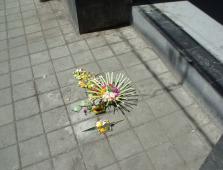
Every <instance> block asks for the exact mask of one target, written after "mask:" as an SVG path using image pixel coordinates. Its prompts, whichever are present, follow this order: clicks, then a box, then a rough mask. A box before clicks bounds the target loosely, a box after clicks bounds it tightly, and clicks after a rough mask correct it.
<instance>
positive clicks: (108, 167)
mask: <svg viewBox="0 0 223 170" xmlns="http://www.w3.org/2000/svg"><path fill="white" fill-rule="evenodd" d="M78 67H83V68H86V69H88V70H89V71H93V72H95V73H102V72H105V71H114V72H124V73H125V74H126V75H128V76H129V77H130V78H131V79H132V81H133V82H135V86H136V88H137V91H138V93H139V94H140V102H139V104H138V106H137V107H136V108H135V110H133V111H132V112H131V113H129V114H126V115H125V116H123V115H121V114H118V113H117V114H115V115H111V114H106V115H101V116H100V117H101V118H109V119H111V120H119V119H125V121H124V122H122V123H120V124H117V126H115V128H114V131H112V132H111V133H109V134H108V136H107V137H104V136H100V135H98V134H97V132H94V131H92V132H86V133H83V132H82V130H84V129H86V128H88V127H89V126H92V125H94V124H95V121H96V117H95V116H94V115H87V116H85V115H84V114H83V113H75V112H73V111H72V110H71V109H72V107H73V105H74V104H75V103H76V102H78V101H79V100H81V99H84V98H85V97H86V96H85V94H84V92H83V91H82V90H81V89H80V88H78V87H77V86H76V84H75V83H76V82H75V80H74V79H73V76H72V72H73V71H74V70H75V69H76V68H78ZM200 130H201V131H200ZM221 134H222V131H221V127H220V126H219V125H218V124H216V123H215V121H213V120H212V119H211V117H210V115H209V113H207V112H205V111H204V110H203V109H202V108H201V107H200V106H199V104H198V103H197V102H196V99H194V98H193V97H192V96H191V94H189V93H188V92H187V91H185V89H184V88H183V87H182V86H181V85H180V84H179V82H178V81H177V80H176V79H175V78H174V76H173V75H172V73H171V72H170V71H169V70H168V68H167V67H166V66H165V65H164V63H163V62H162V61H161V60H160V59H159V57H158V56H157V55H156V53H155V52H154V51H153V49H152V47H151V46H150V45H149V44H147V43H145V42H144V41H143V39H142V38H141V37H140V36H139V35H138V34H137V32H136V31H135V30H134V29H133V28H132V27H124V28H120V29H115V30H109V31H104V32H96V33H92V34H85V35H79V34H78V33H76V32H75V31H74V28H73V26H72V24H71V22H70V20H69V17H68V16H67V12H66V11H65V8H64V7H63V3H62V2H61V1H56V0H53V1H49V2H46V3H40V2H39V0H34V1H33V0H0V169H1V170H37V169H38V170H121V169H122V170H137V169H140V170H144V169H145V170H198V169H199V166H200V165H201V163H202V162H203V160H204V159H205V157H206V156H207V155H208V153H209V152H210V150H211V145H210V143H216V142H217V140H218V138H219V137H220V135H221Z"/></svg>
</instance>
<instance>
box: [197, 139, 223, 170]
mask: <svg viewBox="0 0 223 170" xmlns="http://www.w3.org/2000/svg"><path fill="white" fill-rule="evenodd" d="M222 169H223V136H222V137H221V138H220V140H219V141H218V143H217V144H216V145H215V146H214V148H213V150H212V151H211V153H210V154H209V156H208V157H207V159H206V160H205V161H204V163H203V165H202V166H201V168H200V170H222Z"/></svg>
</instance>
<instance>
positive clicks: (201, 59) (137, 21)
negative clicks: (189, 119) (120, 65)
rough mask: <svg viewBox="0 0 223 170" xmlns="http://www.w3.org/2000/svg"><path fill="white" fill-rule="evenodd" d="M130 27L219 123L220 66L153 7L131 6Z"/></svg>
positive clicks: (222, 73) (222, 92)
mask: <svg viewBox="0 0 223 170" xmlns="http://www.w3.org/2000/svg"><path fill="white" fill-rule="evenodd" d="M132 15H133V25H134V26H135V27H136V28H137V29H138V30H139V31H140V32H141V33H142V34H143V35H144V37H145V38H146V39H148V40H149V41H150V42H152V44H153V45H154V47H155V49H156V51H157V52H158V53H159V54H160V56H161V57H162V59H163V60H165V61H166V63H168V64H169V65H170V66H171V68H172V69H173V70H174V71H175V73H176V74H177V75H178V76H179V77H180V78H181V79H182V83H185V84H186V85H187V86H189V87H190V89H191V90H192V91H193V92H194V94H195V95H196V96H197V97H198V98H199V99H201V100H202V101H203V102H205V103H206V104H207V105H208V106H209V109H210V110H211V111H212V112H213V113H216V114H215V115H216V116H217V117H218V118H220V120H221V121H222V122H223V105H222V103H223V98H222V96H223V84H222V81H221V79H222V76H223V65H222V63H221V62H220V61H218V60H217V59H216V58H215V57H214V56H213V55H212V54H211V53H209V52H208V51H207V50H206V49H204V48H203V47H202V46H201V45H200V44H199V43H197V41H195V40H194V39H193V38H192V37H191V36H190V35H188V34H187V33H186V32H185V31H184V30H182V29H181V28H180V27H179V26H178V25H176V24H175V23H174V22H173V21H172V20H171V19H169V18H168V17H167V16H166V15H164V14H163V13H162V12H160V11H159V10H158V9H156V8H155V7H154V6H153V5H145V6H135V7H133V10H132Z"/></svg>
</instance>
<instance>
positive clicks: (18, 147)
mask: <svg viewBox="0 0 223 170" xmlns="http://www.w3.org/2000/svg"><path fill="white" fill-rule="evenodd" d="M4 7H5V24H6V29H7V28H8V21H7V17H6V0H4ZM6 34H7V35H6V36H7V46H9V39H8V30H6ZM7 50H8V51H7V52H8V57H9V61H8V67H9V78H10V90H11V91H10V93H11V104H12V111H13V124H14V131H15V139H16V149H17V154H18V164H19V165H18V166H19V167H18V168H19V169H21V168H22V160H21V153H20V146H19V139H18V131H17V125H16V115H15V103H14V99H13V86H12V72H11V60H10V53H9V49H7Z"/></svg>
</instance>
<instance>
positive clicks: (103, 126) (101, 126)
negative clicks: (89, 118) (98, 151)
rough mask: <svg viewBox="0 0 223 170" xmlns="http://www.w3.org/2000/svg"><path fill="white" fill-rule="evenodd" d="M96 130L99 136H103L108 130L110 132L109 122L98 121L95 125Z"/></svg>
mask: <svg viewBox="0 0 223 170" xmlns="http://www.w3.org/2000/svg"><path fill="white" fill-rule="evenodd" d="M96 127H97V130H98V132H99V133H100V134H105V133H106V132H108V131H109V130H111V122H110V121H109V120H104V121H102V120H99V121H98V122H97V123H96Z"/></svg>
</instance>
